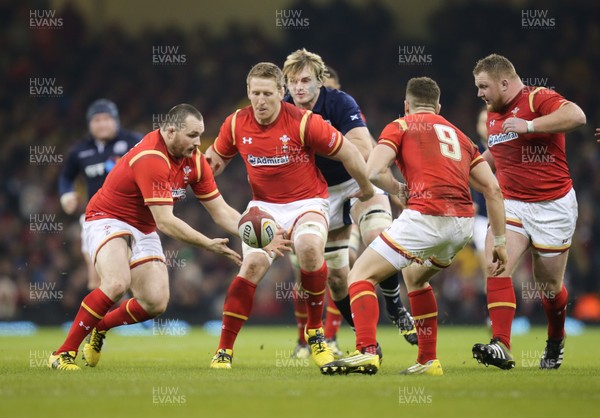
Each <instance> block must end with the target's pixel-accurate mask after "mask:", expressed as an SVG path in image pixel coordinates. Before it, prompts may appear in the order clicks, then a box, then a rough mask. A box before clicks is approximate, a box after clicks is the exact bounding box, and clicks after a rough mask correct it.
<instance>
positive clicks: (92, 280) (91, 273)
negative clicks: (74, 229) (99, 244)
mask: <svg viewBox="0 0 600 418" xmlns="http://www.w3.org/2000/svg"><path fill="white" fill-rule="evenodd" d="M82 254H83V259H84V261H85V266H86V269H87V276H88V289H89V290H92V289H96V288H97V287H98V286H100V276H99V275H98V272H97V271H96V268H95V267H94V264H93V263H92V258H91V257H90V255H89V253H87V252H84V253H82Z"/></svg>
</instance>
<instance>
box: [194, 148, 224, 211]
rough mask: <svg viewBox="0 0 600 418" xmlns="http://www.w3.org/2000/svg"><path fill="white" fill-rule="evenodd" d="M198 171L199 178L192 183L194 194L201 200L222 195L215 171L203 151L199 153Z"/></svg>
mask: <svg viewBox="0 0 600 418" xmlns="http://www.w3.org/2000/svg"><path fill="white" fill-rule="evenodd" d="M195 162H196V171H197V173H198V174H197V176H198V177H197V178H196V179H195V180H196V181H195V182H194V183H193V184H192V190H193V191H194V195H196V197H197V198H198V200H200V201H204V202H206V201H208V200H212V199H214V198H216V197H218V196H220V195H221V193H220V192H219V189H218V188H217V183H216V182H215V177H214V176H213V172H212V170H211V169H210V165H209V164H208V161H206V158H205V157H204V155H202V154H201V153H199V152H198V153H197V155H196V158H195Z"/></svg>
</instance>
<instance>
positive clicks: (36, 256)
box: [0, 0, 600, 324]
mask: <svg viewBox="0 0 600 418" xmlns="http://www.w3.org/2000/svg"><path fill="white" fill-rule="evenodd" d="M96 3H97V4H99V5H101V2H99V3H98V2H96ZM229 3H231V2H224V5H223V7H234V6H233V5H230V4H229ZM403 3H404V2H397V5H396V6H392V7H397V8H402V7H404V6H403V5H402V4H403ZM411 3H413V2H411ZM388 4H390V3H388V2H385V3H384V2H379V1H377V0H371V1H366V2H352V3H348V2H345V1H341V0H339V1H338V0H335V1H319V2H310V1H298V2H291V3H286V4H285V6H284V5H282V6H281V9H285V10H286V11H289V10H295V11H298V10H299V11H301V15H302V17H303V18H308V19H309V20H308V21H307V23H308V25H305V26H301V25H300V26H295V27H291V26H290V27H278V28H277V30H278V31H277V36H276V37H273V36H272V33H273V30H272V29H273V28H269V29H270V30H268V31H266V30H263V28H262V27H261V26H260V25H259V24H257V23H255V22H253V21H252V20H248V19H246V18H244V16H242V15H240V17H239V18H238V19H237V20H235V21H231V22H230V23H229V24H228V26H227V27H226V28H224V29H223V30H221V31H211V30H210V29H208V28H207V27H204V26H202V25H198V26H197V27H196V28H194V29H191V30H190V29H185V30H184V29H180V28H178V27H177V26H170V27H166V28H154V27H153V26H151V25H148V26H147V27H145V28H144V29H143V30H142V31H140V32H136V33H132V32H131V31H127V30H126V29H127V28H126V27H124V25H123V23H119V22H116V21H115V22H105V24H104V26H103V27H102V28H101V29H98V28H97V27H95V29H94V30H92V29H91V27H92V26H94V25H93V22H90V19H89V16H87V15H86V16H84V14H83V13H81V12H80V10H79V9H78V4H77V3H76V2H61V4H60V7H58V6H56V5H55V4H54V3H53V2H50V1H29V2H17V1H4V0H0V26H1V27H2V31H0V51H1V52H0V72H1V74H2V77H1V78H0V83H1V85H0V109H1V110H0V132H2V135H3V138H2V141H1V144H2V152H0V187H1V191H0V307H1V308H0V319H1V320H18V319H26V320H32V321H35V322H37V323H39V324H58V323H60V322H62V321H66V320H69V319H71V318H72V316H73V314H74V313H75V312H76V310H77V308H78V307H79V304H80V301H81V299H82V297H83V296H84V295H85V294H86V293H87V288H86V283H87V278H86V270H85V266H84V262H83V259H82V257H81V253H80V239H79V232H80V228H79V223H78V216H67V215H65V214H64V213H63V212H62V210H61V208H60V204H59V196H58V192H57V178H58V173H59V171H60V169H61V166H62V164H61V161H64V157H65V156H66V154H67V153H68V150H69V148H70V147H71V146H72V145H73V144H74V143H75V142H76V141H77V140H79V139H80V138H82V137H83V136H85V135H86V133H87V125H86V120H85V111H86V109H87V106H88V105H89V104H90V103H91V102H92V101H93V100H95V99H97V98H101V97H104V98H108V99H110V100H113V101H114V102H115V103H116V104H117V105H118V107H119V110H120V115H121V125H122V127H123V128H126V129H129V130H136V131H139V132H141V133H144V134H145V133H147V132H148V131H150V130H152V129H155V126H153V117H156V115H160V114H164V113H165V112H166V111H167V110H168V109H169V108H170V107H172V106H173V105H175V104H177V103H182V102H187V103H191V104H193V105H194V106H196V107H197V108H198V109H199V110H200V111H201V112H202V113H203V115H204V118H205V121H206V133H205V135H204V137H203V144H202V146H203V148H206V147H207V146H208V145H209V144H210V143H211V142H212V140H214V137H215V135H216V134H217V132H218V129H219V127H220V124H221V123H222V121H223V120H224V118H225V117H226V116H227V115H228V114H230V113H231V112H233V111H234V110H235V109H236V108H238V107H241V106H243V105H245V104H246V102H245V77H246V74H247V72H248V70H249V68H250V67H251V65H253V64H255V63H257V62H259V61H272V62H275V63H277V64H279V65H282V64H283V61H284V60H285V57H286V56H287V54H289V53H290V52H292V51H294V50H295V49H297V48H300V47H306V48H307V49H309V50H311V51H313V52H317V53H318V54H320V55H321V56H322V57H323V58H324V60H325V62H326V63H327V64H329V65H331V66H332V67H334V68H335V69H336V70H337V71H338V73H339V74H340V78H341V84H342V90H345V91H347V92H348V93H350V94H351V95H353V96H354V97H355V98H356V100H357V101H358V103H359V104H360V106H361V109H362V111H363V113H364V114H365V115H366V117H367V120H368V123H369V128H370V130H371V133H372V135H373V136H374V137H375V138H377V135H378V134H379V133H380V132H381V130H382V128H383V127H384V126H385V124H386V123H388V122H389V121H391V120H393V119H395V118H397V117H398V115H401V114H402V113H403V95H404V88H405V84H406V81H407V80H408V79H409V78H411V77H414V76H422V75H427V76H430V77H432V78H434V79H435V80H436V81H437V82H438V84H439V85H440V87H441V90H442V114H443V115H444V116H445V117H446V118H448V119H449V120H450V121H452V122H453V123H454V124H455V125H457V126H458V127H459V128H461V129H462V130H463V131H464V132H466V133H467V134H468V135H470V137H471V138H472V139H473V140H474V141H478V139H479V138H477V134H476V131H475V123H476V119H477V115H478V112H479V110H480V109H481V107H482V102H481V100H480V99H478V98H477V97H476V89H475V87H474V84H473V78H472V74H471V72H472V68H473V66H474V64H475V62H476V61H477V59H479V58H482V57H484V56H486V55H488V54H489V53H492V52H498V53H500V54H503V55H505V56H507V57H508V58H509V59H510V60H511V61H512V62H513V63H514V64H515V67H516V69H517V72H518V73H519V75H520V76H521V78H523V80H524V81H525V82H526V84H530V83H531V82H537V84H539V83H542V84H545V85H546V86H547V87H551V88H555V89H556V90H557V91H558V92H559V93H561V94H562V95H564V96H565V97H566V98H568V99H570V100H572V101H575V102H576V103H577V104H579V105H580V106H581V107H582V108H583V109H584V111H585V112H586V115H587V120H588V123H587V125H586V127H585V128H583V129H579V130H577V131H576V132H573V133H570V134H568V136H567V144H568V157H569V163H570V168H571V175H572V178H573V180H574V184H575V190H576V192H577V195H578V199H579V219H578V223H577V225H578V226H577V230H576V233H575V237H574V240H573V246H572V249H571V254H570V261H569V265H568V270H567V273H566V281H567V284H568V286H569V289H570V290H569V294H570V296H571V303H570V304H569V308H568V309H569V313H570V314H574V315H575V316H578V317H580V318H587V319H592V320H593V319H594V317H596V319H600V313H598V312H593V309H592V308H593V306H594V303H593V302H594V301H597V297H598V294H599V291H600V286H599V282H598V272H599V271H600V238H599V237H600V218H599V217H598V216H596V214H595V210H594V207H595V205H597V204H598V202H600V144H596V142H595V140H594V136H593V130H594V128H595V127H596V126H599V125H598V122H599V121H600V103H599V100H598V91H599V89H598V82H597V76H598V74H600V49H599V48H598V45H600V21H599V20H598V16H600V3H596V2H584V1H579V0H575V1H571V2H568V3H567V2H558V1H556V2H543V1H539V2H537V1H531V2H530V1H513V2H503V1H484V2H475V1H446V2H438V4H437V6H436V7H435V8H434V10H433V11H432V12H431V13H428V14H427V18H426V19H423V20H422V22H419V24H420V25H422V33H424V34H425V35H424V36H423V37H415V35H414V34H411V33H406V32H405V31H404V29H403V27H402V25H399V24H398V22H397V21H396V19H395V18H394V16H395V15H397V13H391V11H390V9H389V7H390V6H388ZM391 4H394V3H393V2H392V3H391ZM55 6H56V7H55ZM412 7H413V8H414V7H418V5H414V4H413V5H412ZM33 9H35V10H41V9H44V10H55V11H56V16H55V17H57V18H61V19H62V25H61V26H60V27H58V28H32V27H31V25H30V13H31V10H33ZM195 9H197V10H195ZM406 10H407V13H409V12H410V11H409V10H410V9H408V8H407V9H406ZM524 10H541V11H544V10H545V11H546V13H547V14H548V15H547V17H549V18H552V19H554V24H553V25H551V24H549V23H548V22H546V25H545V26H543V25H542V26H540V27H531V26H527V25H524V23H523V20H522V18H523V11H524ZM275 12H276V11H275V10H271V11H270V13H272V14H273V23H272V24H273V25H276V21H275ZM138 13H142V14H143V13H160V11H157V10H144V9H143V8H142V7H140V10H138ZM190 13H202V6H201V2H192V3H191V4H190ZM164 45H170V46H177V47H178V53H180V54H185V62H183V63H181V62H180V63H178V64H173V65H157V64H155V63H153V59H152V55H153V53H152V51H153V47H157V46H164ZM402 48H405V49H402ZM407 48H408V49H407ZM419 48H422V49H419ZM411 51H412V53H413V54H415V53H417V52H415V51H419V52H418V54H420V56H421V57H424V58H425V59H423V60H422V61H424V62H421V63H419V64H414V63H413V64H411V63H407V62H405V61H406V60H404V61H403V59H402V58H401V57H400V55H401V54H406V53H407V52H408V53H411ZM594 74H596V75H594ZM32 78H45V79H48V78H53V79H55V83H56V85H58V86H60V87H61V89H60V92H59V94H55V95H46V96H42V97H37V96H35V95H32V94H31V92H30V83H31V79H32ZM32 147H37V148H32ZM40 153H46V154H48V155H49V156H52V157H53V158H48V159H46V161H44V162H41V163H40V162H35V161H32V158H31V156H32V154H37V155H39V154H40ZM217 183H218V185H219V188H220V190H221V193H222V194H223V196H224V197H225V199H226V200H227V201H228V202H229V203H230V204H231V205H232V206H234V207H236V208H237V209H238V210H240V211H241V210H243V209H244V208H245V205H246V203H247V201H248V200H249V199H250V193H249V187H248V185H247V182H246V178H245V171H244V168H243V165H242V164H241V162H240V161H239V159H237V160H236V161H234V162H233V163H232V164H231V166H230V167H229V168H228V169H227V170H226V171H225V174H223V175H222V176H220V177H218V178H217ZM193 200H194V199H189V198H188V199H187V200H186V201H183V202H180V203H179V204H177V205H176V207H175V213H176V215H177V216H179V217H181V218H182V219H184V220H185V221H187V222H188V223H190V224H191V225H192V226H193V227H195V228H197V229H199V230H200V231H202V232H203V233H205V234H206V235H208V236H211V237H217V236H224V233H223V232H222V231H220V230H219V229H218V228H217V227H215V226H214V225H213V224H212V222H211V221H210V218H209V217H208V215H207V213H206V211H205V210H204V209H203V208H202V207H201V205H200V204H198V203H197V202H195V201H193ZM82 210H83V208H82ZM44 216H45V218H44ZM40 219H44V220H45V221H46V222H49V223H52V225H54V231H39V230H36V228H33V227H32V225H34V224H39V222H40ZM163 245H164V249H165V252H166V256H167V261H168V265H169V270H170V280H171V302H170V306H169V308H168V311H167V313H166V314H165V315H166V316H171V317H177V318H181V319H185V320H188V321H190V322H192V323H203V322H205V321H207V320H211V319H219V318H220V315H221V309H222V305H223V297H224V293H225V291H226V289H227V287H228V285H229V283H230V281H231V280H232V278H233V277H234V276H235V274H236V272H237V269H236V268H235V267H234V266H233V264H231V263H229V262H228V261H226V260H225V259H224V258H220V257H217V256H214V255H212V254H211V253H209V252H206V251H201V250H198V249H196V248H192V247H189V246H185V245H183V244H181V243H179V242H174V241H172V240H170V239H168V238H167V237H164V236H163ZM232 245H233V247H234V248H235V249H237V250H239V249H240V242H239V239H237V238H232ZM524 261H525V262H524V263H523V267H522V268H520V269H519V271H518V272H517V274H516V275H515V277H516V280H515V288H516V291H517V292H516V293H517V297H518V298H519V299H520V300H519V304H518V305H519V308H518V315H524V316H527V317H529V318H530V319H531V320H532V321H534V322H536V321H537V320H541V318H542V315H543V313H542V310H541V309H540V307H539V300H536V299H535V298H533V299H532V298H530V297H528V295H530V293H528V292H526V289H531V287H530V285H528V283H532V278H531V271H530V267H529V266H530V263H528V262H527V261H528V258H527V257H526V258H525V260H524ZM292 280H293V278H292V274H291V270H290V267H289V264H288V262H287V260H285V259H282V260H278V261H276V262H275V263H274V265H273V268H272V270H271V271H270V272H269V274H268V277H267V278H266V279H265V280H264V281H263V283H262V284H261V285H260V286H259V288H258V291H257V294H256V302H255V304H254V312H253V315H252V318H251V320H250V323H272V322H280V323H281V322H285V323H289V324H292V323H293V322H292V321H293V306H292V302H291V300H289V298H287V297H286V296H287V295H289V292H278V290H285V289H289V286H290V283H291V281H292ZM432 284H433V288H434V290H435V292H436V294H437V296H438V303H439V305H440V307H439V311H440V321H441V322H443V323H447V324H452V323H482V322H483V321H484V320H485V318H486V313H487V310H486V306H485V296H484V293H483V292H484V289H483V284H484V278H483V274H482V270H481V266H480V264H479V260H478V258H477V257H476V255H475V252H474V250H473V249H472V248H471V247H468V248H465V250H464V251H463V252H461V254H460V255H459V256H458V257H457V260H456V262H455V263H454V264H453V266H452V267H451V268H449V269H447V270H446V271H444V272H443V273H441V274H440V275H439V276H437V277H436V278H435V279H434V280H433V283H432ZM36 289H37V290H39V289H46V290H51V291H53V292H54V293H47V294H46V296H47V297H35V295H36V294H35V293H32V290H36ZM403 298H404V299H405V302H407V301H406V292H405V291H403ZM586 298H587V301H588V302H586V303H587V305H586V306H585V309H584V308H583V307H580V306H578V303H579V302H580V301H583V300H585V299H586ZM589 302H592V303H589Z"/></svg>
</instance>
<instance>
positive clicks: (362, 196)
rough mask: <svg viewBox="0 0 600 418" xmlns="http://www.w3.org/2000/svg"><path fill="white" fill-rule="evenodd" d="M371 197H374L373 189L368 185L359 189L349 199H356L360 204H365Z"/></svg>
mask: <svg viewBox="0 0 600 418" xmlns="http://www.w3.org/2000/svg"><path fill="white" fill-rule="evenodd" d="M373 196H375V190H374V189H373V185H372V184H371V183H369V185H368V186H365V187H361V189H360V190H359V191H358V192H356V193H354V194H353V195H351V196H350V197H357V198H358V199H359V200H360V201H361V202H366V201H367V200H369V199H370V198H372V197H373Z"/></svg>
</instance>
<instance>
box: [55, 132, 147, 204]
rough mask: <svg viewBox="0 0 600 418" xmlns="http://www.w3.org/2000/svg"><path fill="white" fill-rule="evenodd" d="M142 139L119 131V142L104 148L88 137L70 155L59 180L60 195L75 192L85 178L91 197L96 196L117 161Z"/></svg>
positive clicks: (107, 144)
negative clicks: (82, 178)
mask: <svg viewBox="0 0 600 418" xmlns="http://www.w3.org/2000/svg"><path fill="white" fill-rule="evenodd" d="M141 139H142V134H140V133H137V132H131V131H126V130H123V129H119V132H118V133H117V136H116V137H115V138H113V139H112V140H110V141H108V142H107V143H106V144H102V143H101V142H99V141H96V140H95V139H94V138H92V136H91V135H89V134H88V135H87V136H86V137H85V138H83V139H82V140H81V141H78V142H77V143H76V144H75V145H74V146H73V147H72V148H71V150H70V151H69V154H68V156H67V159H66V161H65V165H64V166H63V168H62V170H61V173H60V176H59V179H58V191H59V194H60V195H61V196H62V195H63V194H64V193H67V192H72V191H73V190H74V188H75V179H76V178H77V176H78V175H79V174H83V176H84V177H85V180H86V187H87V193H88V197H91V196H93V195H94V194H95V193H96V192H97V191H98V189H100V187H101V186H102V184H103V183H104V179H105V178H106V176H107V175H108V173H109V172H110V170H112V168H113V167H114V166H115V164H116V163H117V161H118V160H119V159H120V158H121V157H122V156H123V155H124V154H125V153H126V152H127V151H129V150H130V149H131V148H132V147H133V146H134V145H135V144H137V143H138V142H140V140H141Z"/></svg>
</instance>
